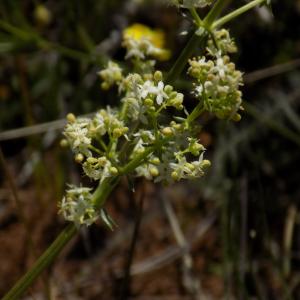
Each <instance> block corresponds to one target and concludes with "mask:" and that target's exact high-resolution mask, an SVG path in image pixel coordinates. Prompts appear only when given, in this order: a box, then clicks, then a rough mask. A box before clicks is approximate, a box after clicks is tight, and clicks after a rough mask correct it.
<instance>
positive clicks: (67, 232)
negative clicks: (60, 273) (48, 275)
mask: <svg viewBox="0 0 300 300" xmlns="http://www.w3.org/2000/svg"><path fill="white" fill-rule="evenodd" d="M76 232H77V228H76V227H75V225H74V224H73V223H72V224H69V225H68V226H67V227H66V228H65V229H64V230H63V231H62V232H61V233H60V235H59V236H58V237H57V238H56V240H55V241H54V242H53V243H52V244H51V246H50V247H49V248H48V249H47V250H46V251H45V252H44V253H43V255H42V256H40V258H39V259H38V260H37V261H36V263H35V264H34V265H33V266H32V268H31V269H30V270H29V271H28V272H27V273H26V274H25V275H24V276H23V277H22V278H21V279H20V280H19V281H18V282H17V283H16V284H15V285H14V287H13V288H12V289H11V290H10V291H9V292H8V293H7V294H6V295H5V296H4V297H3V298H2V300H15V299H18V298H19V297H20V296H21V295H22V294H23V292H24V291H25V290H26V289H27V288H28V287H29V286H30V285H31V284H32V282H33V281H34V280H35V279H36V278H37V277H38V276H39V275H40V273H41V272H42V271H43V270H44V269H46V268H47V267H48V266H49V265H50V264H51V263H52V262H53V260H54V259H55V258H56V257H57V255H58V254H59V253H60V251H61V250H62V249H63V248H64V247H65V245H66V244H67V243H68V242H69V241H70V240H71V238H72V237H73V236H74V235H75V233H76Z"/></svg>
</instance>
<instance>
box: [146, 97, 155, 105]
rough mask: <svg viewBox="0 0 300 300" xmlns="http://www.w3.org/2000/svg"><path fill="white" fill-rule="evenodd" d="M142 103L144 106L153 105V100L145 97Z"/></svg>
mask: <svg viewBox="0 0 300 300" xmlns="http://www.w3.org/2000/svg"><path fill="white" fill-rule="evenodd" d="M144 104H145V105H146V106H152V105H153V100H152V99H150V98H146V99H145V101H144Z"/></svg>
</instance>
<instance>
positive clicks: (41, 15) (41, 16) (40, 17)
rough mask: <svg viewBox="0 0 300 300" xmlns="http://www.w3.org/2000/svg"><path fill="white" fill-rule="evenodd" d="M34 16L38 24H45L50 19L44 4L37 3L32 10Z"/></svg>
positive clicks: (49, 12)
mask: <svg viewBox="0 0 300 300" xmlns="http://www.w3.org/2000/svg"><path fill="white" fill-rule="evenodd" d="M34 18H35V20H36V22H37V23H38V24H39V25H41V26H47V25H49V24H50V22H51V20H52V14H51V11H50V10H49V9H48V8H47V7H46V6H45V5H42V4H39V5H37V7H36V8H35V10H34Z"/></svg>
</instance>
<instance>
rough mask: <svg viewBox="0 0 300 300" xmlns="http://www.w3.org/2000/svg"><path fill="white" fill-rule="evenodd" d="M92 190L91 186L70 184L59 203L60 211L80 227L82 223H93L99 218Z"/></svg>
mask: <svg viewBox="0 0 300 300" xmlns="http://www.w3.org/2000/svg"><path fill="white" fill-rule="evenodd" d="M91 190H92V189H90V188H84V187H75V186H70V189H68V190H67V191H66V195H65V196H64V197H63V199H62V200H61V202H60V203H59V209H60V210H59V213H61V214H62V215H63V217H64V218H65V219H66V220H68V221H71V222H74V223H75V225H76V226H78V227H79V226H80V225H82V224H85V225H91V224H93V223H94V222H95V221H96V220H97V219H98V217H99V213H98V212H97V211H96V209H95V207H94V204H93V197H92V194H91Z"/></svg>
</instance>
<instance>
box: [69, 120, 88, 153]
mask: <svg viewBox="0 0 300 300" xmlns="http://www.w3.org/2000/svg"><path fill="white" fill-rule="evenodd" d="M89 124H90V120H89V119H84V118H78V119H76V120H75V122H73V123H68V124H67V125H66V127H65V130H64V133H63V134H64V135H65V137H66V138H67V140H68V142H69V144H70V146H71V148H72V150H73V151H74V152H75V153H82V154H84V155H86V156H91V152H90V151H89V150H88V146H89V145H90V144H91V138H90V137H89V130H88V126H89Z"/></svg>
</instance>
